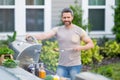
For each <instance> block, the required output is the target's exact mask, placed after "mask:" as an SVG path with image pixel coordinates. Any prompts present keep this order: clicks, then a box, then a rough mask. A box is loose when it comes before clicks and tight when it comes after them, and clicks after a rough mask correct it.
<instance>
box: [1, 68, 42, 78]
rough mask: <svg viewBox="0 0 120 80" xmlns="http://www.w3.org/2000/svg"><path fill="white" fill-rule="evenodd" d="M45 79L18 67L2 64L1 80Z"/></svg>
mask: <svg viewBox="0 0 120 80" xmlns="http://www.w3.org/2000/svg"><path fill="white" fill-rule="evenodd" d="M8 79H9V80H43V79H41V78H39V77H37V76H35V75H33V74H31V73H29V72H28V71H26V70H24V69H22V68H20V67H16V68H7V67H3V66H0V80H8Z"/></svg>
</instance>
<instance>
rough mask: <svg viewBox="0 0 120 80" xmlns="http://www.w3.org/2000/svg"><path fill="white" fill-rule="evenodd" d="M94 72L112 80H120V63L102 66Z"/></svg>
mask: <svg viewBox="0 0 120 80" xmlns="http://www.w3.org/2000/svg"><path fill="white" fill-rule="evenodd" d="M92 72H96V73H99V74H102V75H104V76H106V77H108V78H110V79H112V80H120V63H114V64H109V65H105V66H101V67H99V68H97V69H94V70H92Z"/></svg>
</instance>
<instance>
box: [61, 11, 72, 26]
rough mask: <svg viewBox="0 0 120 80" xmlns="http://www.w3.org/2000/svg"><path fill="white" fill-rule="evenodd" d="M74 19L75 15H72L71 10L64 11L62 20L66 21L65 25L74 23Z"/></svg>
mask: <svg viewBox="0 0 120 80" xmlns="http://www.w3.org/2000/svg"><path fill="white" fill-rule="evenodd" d="M72 20H73V16H72V15H71V13H70V12H64V13H63V14H62V22H63V23H64V25H66V26H68V25H70V24H71V23H72Z"/></svg>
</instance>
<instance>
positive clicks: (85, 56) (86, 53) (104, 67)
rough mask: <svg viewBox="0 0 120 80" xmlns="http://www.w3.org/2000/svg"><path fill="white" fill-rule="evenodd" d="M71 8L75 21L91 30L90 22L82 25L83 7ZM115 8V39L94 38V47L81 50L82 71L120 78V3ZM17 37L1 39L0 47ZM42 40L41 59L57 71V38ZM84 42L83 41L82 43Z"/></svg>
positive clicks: (50, 68) (113, 78)
mask: <svg viewBox="0 0 120 80" xmlns="http://www.w3.org/2000/svg"><path fill="white" fill-rule="evenodd" d="M70 8H71V9H72V10H73V11H74V17H75V18H74V19H75V20H74V22H73V23H74V24H76V25H78V26H81V27H82V28H83V29H88V31H90V24H86V25H82V10H81V8H80V7H79V6H78V5H75V6H70ZM114 10H115V15H114V23H115V25H114V27H113V29H112V31H113V34H114V35H115V39H109V38H107V37H105V36H104V37H103V38H99V39H92V40H93V42H94V48H92V49H90V50H83V51H81V59H82V65H83V69H82V71H83V72H84V71H90V72H94V73H98V74H101V75H103V76H106V77H108V78H110V79H112V80H120V22H119V20H120V4H119V5H118V6H117V7H116V8H114ZM78 16H79V17H78ZM15 37H16V32H14V34H13V36H8V39H7V40H0V49H3V48H2V47H3V46H9V43H10V42H12V41H14V40H15ZM40 42H41V43H42V44H43V46H42V51H41V53H40V61H41V62H44V63H45V65H46V68H47V69H48V70H50V71H51V72H54V73H55V72H56V67H57V65H58V58H59V52H57V51H56V50H55V49H57V48H58V42H57V41H56V39H49V40H44V41H40ZM84 44H85V43H84V42H81V45H84ZM8 48H9V47H7V49H8ZM0 53H2V52H0Z"/></svg>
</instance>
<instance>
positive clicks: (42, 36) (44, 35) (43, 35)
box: [34, 30, 56, 40]
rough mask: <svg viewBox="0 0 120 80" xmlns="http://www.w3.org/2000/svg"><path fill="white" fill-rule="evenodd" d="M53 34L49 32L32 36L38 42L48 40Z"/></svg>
mask: <svg viewBox="0 0 120 80" xmlns="http://www.w3.org/2000/svg"><path fill="white" fill-rule="evenodd" d="M55 34H56V33H55V32H54V31H53V30H51V31H49V32H44V33H40V34H37V35H34V37H35V38H36V39H38V40H44V39H49V38H51V37H53V36H55Z"/></svg>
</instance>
